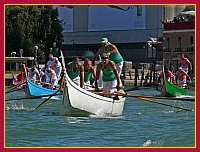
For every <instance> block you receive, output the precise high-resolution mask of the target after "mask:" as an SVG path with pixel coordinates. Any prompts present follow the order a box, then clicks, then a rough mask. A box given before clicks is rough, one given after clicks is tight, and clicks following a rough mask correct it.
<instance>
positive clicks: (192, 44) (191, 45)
mask: <svg viewBox="0 0 200 152" xmlns="http://www.w3.org/2000/svg"><path fill="white" fill-rule="evenodd" d="M193 46H194V39H193V36H190V47H193Z"/></svg>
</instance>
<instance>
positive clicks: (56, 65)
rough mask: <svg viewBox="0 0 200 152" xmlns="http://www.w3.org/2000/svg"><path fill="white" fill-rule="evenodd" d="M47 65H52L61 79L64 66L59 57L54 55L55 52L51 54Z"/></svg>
mask: <svg viewBox="0 0 200 152" xmlns="http://www.w3.org/2000/svg"><path fill="white" fill-rule="evenodd" d="M47 67H51V68H52V69H53V70H54V71H55V72H56V76H57V78H58V80H59V79H60V74H61V71H62V66H61V63H60V61H59V60H58V58H57V57H54V56H53V54H49V61H48V62H47Z"/></svg>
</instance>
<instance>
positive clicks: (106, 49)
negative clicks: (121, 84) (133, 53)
mask: <svg viewBox="0 0 200 152" xmlns="http://www.w3.org/2000/svg"><path fill="white" fill-rule="evenodd" d="M101 44H102V46H101V48H100V49H99V50H98V52H97V53H96V54H95V55H94V58H93V60H92V65H93V66H94V61H95V60H96V59H97V57H98V56H99V55H101V54H102V53H107V55H108V56H109V60H111V61H114V63H115V65H116V68H117V71H118V74H119V77H120V75H121V72H122V68H123V63H124V60H123V57H122V56H121V54H120V53H119V51H118V49H117V47H116V46H115V45H114V44H111V43H110V42H109V41H108V38H102V40H101Z"/></svg>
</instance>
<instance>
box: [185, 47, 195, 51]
mask: <svg viewBox="0 0 200 152" xmlns="http://www.w3.org/2000/svg"><path fill="white" fill-rule="evenodd" d="M186 52H194V47H188V48H187V50H186Z"/></svg>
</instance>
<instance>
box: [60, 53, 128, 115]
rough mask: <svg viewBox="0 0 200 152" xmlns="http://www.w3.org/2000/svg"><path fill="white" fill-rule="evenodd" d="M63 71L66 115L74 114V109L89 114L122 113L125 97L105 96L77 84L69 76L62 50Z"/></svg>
mask: <svg viewBox="0 0 200 152" xmlns="http://www.w3.org/2000/svg"><path fill="white" fill-rule="evenodd" d="M61 57H62V64H63V71H64V80H65V81H64V90H63V95H62V104H63V111H64V114H66V115H71V114H73V111H74V110H79V111H84V112H86V113H89V114H95V115H100V116H108V115H109V116H119V115H122V112H123V108H124V102H125V99H126V98H125V97H119V100H115V99H113V98H108V97H104V96H101V95H98V94H95V93H94V92H89V91H87V90H85V89H83V88H81V87H79V86H78V85H76V84H75V83H74V82H73V81H72V80H71V79H70V78H69V76H68V74H67V72H66V68H65V61H64V56H63V54H62V51H61Z"/></svg>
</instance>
